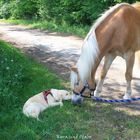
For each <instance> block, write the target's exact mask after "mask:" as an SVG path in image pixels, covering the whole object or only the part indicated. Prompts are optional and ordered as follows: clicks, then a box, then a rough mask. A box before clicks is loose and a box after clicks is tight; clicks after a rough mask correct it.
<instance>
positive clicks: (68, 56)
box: [0, 23, 140, 115]
mask: <svg viewBox="0 0 140 140" xmlns="http://www.w3.org/2000/svg"><path fill="white" fill-rule="evenodd" d="M0 39H3V40H5V41H7V42H10V43H11V44H14V46H16V47H17V48H20V49H21V50H22V51H24V52H25V53H27V54H28V55H30V56H31V57H33V58H34V59H36V60H38V61H39V62H41V63H43V64H44V65H45V66H47V68H48V69H50V70H51V71H53V72H55V73H56V74H57V75H59V76H61V77H62V78H63V79H65V80H68V79H69V69H68V68H67V65H73V64H75V62H76V61H77V59H78V57H79V54H80V48H81V46H82V43H83V39H81V38H78V37H75V36H68V35H62V34H59V33H54V32H48V31H40V30H32V29H29V28H28V27H25V26H19V25H11V24H6V23H0ZM101 67H102V64H101V65H100V66H99V68H98V72H97V75H96V76H97V78H98V75H99V72H100V69H101ZM124 74H125V62H124V60H123V59H122V58H117V59H115V61H114V62H113V64H112V66H111V69H110V70H109V73H108V75H107V78H106V80H105V86H104V89H103V96H106V97H109V98H110V97H112V98H122V95H123V93H124V91H125V77H124ZM133 76H134V78H133V83H132V88H133V96H135V97H136V96H140V84H139V83H140V70H139V69H138V65H137V61H136V62H135V67H134V72H133ZM123 108H125V111H126V110H128V112H129V113H130V112H131V113H132V114H136V115H138V114H139V115H140V102H139V103H135V104H130V105H126V106H125V107H123V106H122V107H121V109H122V110H123ZM119 109H120V107H119ZM131 110H132V111H131ZM134 110H135V111H134Z"/></svg>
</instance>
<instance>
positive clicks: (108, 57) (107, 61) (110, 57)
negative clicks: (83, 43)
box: [94, 54, 116, 97]
mask: <svg viewBox="0 0 140 140" xmlns="http://www.w3.org/2000/svg"><path fill="white" fill-rule="evenodd" d="M115 57H116V55H113V54H107V55H106V56H105V60H104V65H103V68H102V71H101V76H100V80H99V82H98V84H97V87H96V90H95V92H94V96H95V97H99V94H100V93H101V91H102V87H103V82H104V79H105V76H106V74H107V72H108V69H109V68H110V65H111V64H112V62H113V60H114V59H115Z"/></svg>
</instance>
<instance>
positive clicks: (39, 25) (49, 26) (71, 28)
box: [0, 20, 90, 38]
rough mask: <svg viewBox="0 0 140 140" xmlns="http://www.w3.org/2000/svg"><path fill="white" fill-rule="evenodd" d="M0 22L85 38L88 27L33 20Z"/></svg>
mask: <svg viewBox="0 0 140 140" xmlns="http://www.w3.org/2000/svg"><path fill="white" fill-rule="evenodd" d="M0 22H8V23H12V24H22V25H28V26H29V27H30V28H34V29H41V30H50V31H54V32H61V33H65V34H72V35H77V36H80V37H83V38H84V37H85V36H86V34H87V32H88V31H89V29H90V27H89V26H83V25H77V26H76V25H69V24H66V23H65V22H64V23H62V24H59V23H57V22H55V21H34V20H0Z"/></svg>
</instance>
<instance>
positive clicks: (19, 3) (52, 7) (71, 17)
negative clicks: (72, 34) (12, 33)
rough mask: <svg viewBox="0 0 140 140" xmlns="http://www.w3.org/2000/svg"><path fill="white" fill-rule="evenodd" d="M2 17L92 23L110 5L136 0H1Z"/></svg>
mask: <svg viewBox="0 0 140 140" xmlns="http://www.w3.org/2000/svg"><path fill="white" fill-rule="evenodd" d="M0 2H1V4H0V17H2V18H11V17H12V18H15V19H39V20H55V21H56V22H57V23H59V24H61V23H63V22H65V23H67V24H75V25H76V24H83V25H87V24H88V25H91V24H92V22H93V21H94V20H95V19H97V18H98V16H99V15H100V13H102V12H103V11H104V10H105V9H107V8H108V7H109V6H112V5H115V4H116V3H119V2H129V3H133V2H135V0H100V1H99V0H88V1H87V0H79V1H75V0H24V1H23V0H13V1H10V0H7V1H6V2H5V1H4V0H0Z"/></svg>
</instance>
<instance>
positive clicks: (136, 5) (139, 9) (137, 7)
mask: <svg viewBox="0 0 140 140" xmlns="http://www.w3.org/2000/svg"><path fill="white" fill-rule="evenodd" d="M132 6H133V7H134V8H136V9H137V10H138V11H139V12H140V2H137V3H134V4H133V5H132Z"/></svg>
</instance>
